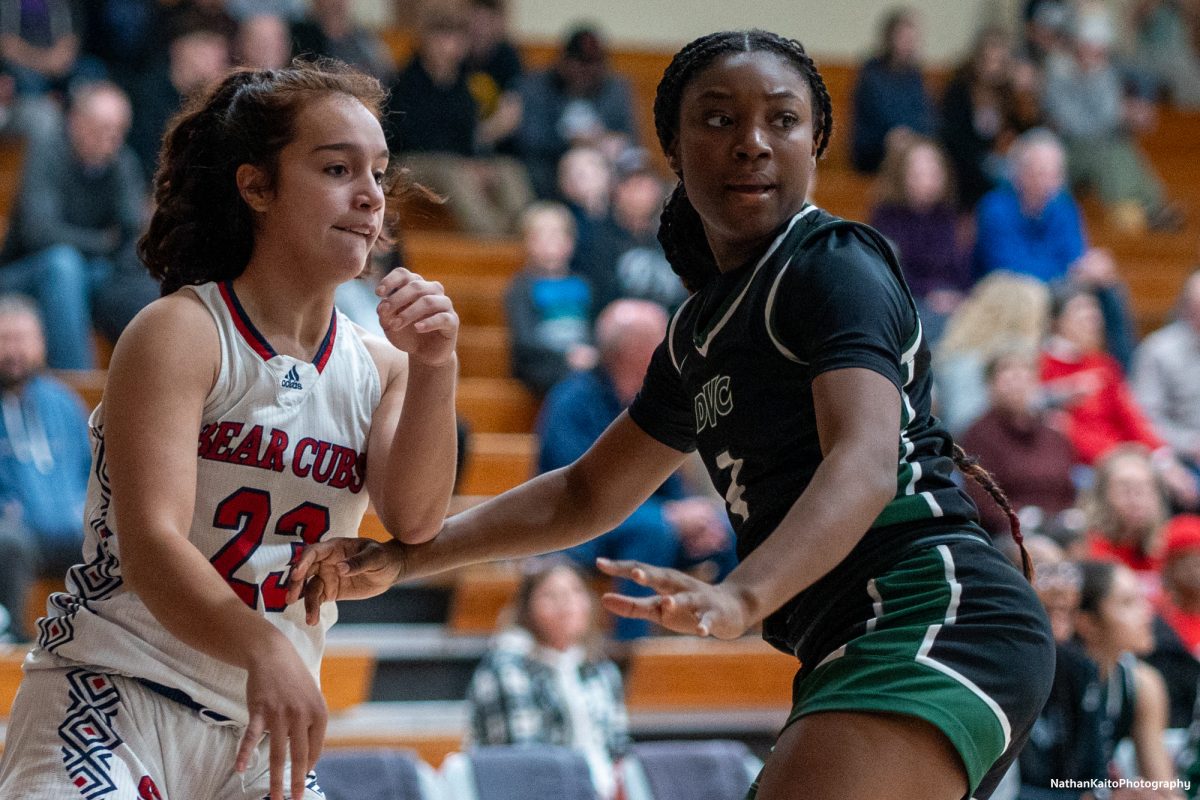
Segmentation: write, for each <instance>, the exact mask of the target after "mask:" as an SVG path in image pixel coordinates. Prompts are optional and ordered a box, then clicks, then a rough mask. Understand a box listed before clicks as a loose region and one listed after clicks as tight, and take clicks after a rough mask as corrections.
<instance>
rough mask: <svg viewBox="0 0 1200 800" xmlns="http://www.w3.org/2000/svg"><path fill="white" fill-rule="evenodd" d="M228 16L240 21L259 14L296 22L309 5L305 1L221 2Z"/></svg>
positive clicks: (226, 0) (236, 0)
mask: <svg viewBox="0 0 1200 800" xmlns="http://www.w3.org/2000/svg"><path fill="white" fill-rule="evenodd" d="M221 4H222V5H224V6H225V10H226V11H228V12H229V16H231V17H233V18H234V19H235V20H238V21H241V20H244V19H249V18H250V17H254V16H257V15H259V14H269V15H270V16H273V17H281V18H282V19H285V20H288V21H294V20H298V19H300V18H301V17H303V16H304V12H305V10H306V9H307V7H308V6H309V5H310V4H311V3H310V2H308V1H307V0H221Z"/></svg>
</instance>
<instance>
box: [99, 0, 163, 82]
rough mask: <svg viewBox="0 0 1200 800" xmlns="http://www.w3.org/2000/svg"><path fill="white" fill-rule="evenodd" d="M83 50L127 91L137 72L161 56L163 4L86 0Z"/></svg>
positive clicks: (142, 0)
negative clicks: (99, 62)
mask: <svg viewBox="0 0 1200 800" xmlns="http://www.w3.org/2000/svg"><path fill="white" fill-rule="evenodd" d="M83 9H84V14H85V17H84V26H83V30H84V39H83V52H84V53H86V54H88V55H89V56H91V57H93V58H96V59H98V60H99V61H101V62H102V63H103V64H104V66H105V67H106V68H107V69H108V73H109V77H110V78H111V79H112V81H113V82H114V83H116V84H117V85H118V86H120V87H121V88H122V89H123V90H124V91H125V92H126V93H127V94H133V93H134V92H135V91H136V89H137V82H138V76H139V75H141V74H142V73H143V72H144V71H145V70H146V69H148V68H149V67H150V65H151V64H152V63H153V62H154V61H155V60H157V59H159V58H161V57H162V53H161V49H162V47H163V39H162V33H163V31H162V24H163V22H162V17H163V12H164V9H163V5H162V3H159V2H158V0H88V2H86V3H84V4H83Z"/></svg>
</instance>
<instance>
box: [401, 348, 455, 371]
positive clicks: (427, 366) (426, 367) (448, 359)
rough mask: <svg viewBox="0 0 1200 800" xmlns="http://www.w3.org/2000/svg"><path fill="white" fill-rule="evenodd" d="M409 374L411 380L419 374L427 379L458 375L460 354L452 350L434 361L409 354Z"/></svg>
mask: <svg viewBox="0 0 1200 800" xmlns="http://www.w3.org/2000/svg"><path fill="white" fill-rule="evenodd" d="M408 373H409V377H410V378H411V377H413V376H414V375H418V374H419V375H421V376H423V377H425V378H434V377H437V376H439V375H457V374H458V352H457V351H456V350H453V349H452V350H451V351H450V352H449V353H447V354H446V355H444V356H441V357H438V358H434V359H432V360H426V359H424V358H421V357H420V356H417V355H415V354H413V353H409V354H408Z"/></svg>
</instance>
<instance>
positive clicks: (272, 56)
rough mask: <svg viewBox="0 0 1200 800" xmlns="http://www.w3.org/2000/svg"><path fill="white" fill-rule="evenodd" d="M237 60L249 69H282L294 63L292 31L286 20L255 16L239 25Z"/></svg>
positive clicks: (236, 46)
mask: <svg viewBox="0 0 1200 800" xmlns="http://www.w3.org/2000/svg"><path fill="white" fill-rule="evenodd" d="M234 60H235V61H236V62H237V65H238V66H240V67H248V68H249V69H282V68H283V67H286V66H287V65H288V64H289V63H291V60H292V39H291V31H290V30H289V28H288V24H287V22H285V21H284V19H283V17H277V16H275V15H273V14H254V15H252V16H249V17H245V18H244V19H242V21H241V22H239V23H238V32H237V37H236V38H235V40H234Z"/></svg>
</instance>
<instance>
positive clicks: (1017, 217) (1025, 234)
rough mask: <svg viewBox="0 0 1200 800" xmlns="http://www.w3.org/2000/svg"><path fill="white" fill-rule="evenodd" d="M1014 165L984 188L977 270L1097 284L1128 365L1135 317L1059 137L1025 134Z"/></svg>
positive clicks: (1113, 349) (1112, 345) (1112, 343)
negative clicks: (1071, 177)
mask: <svg viewBox="0 0 1200 800" xmlns="http://www.w3.org/2000/svg"><path fill="white" fill-rule="evenodd" d="M1009 166H1010V170H1011V174H1012V178H1011V182H1010V183H1007V184H1004V185H1002V186H998V187H997V188H995V189H993V190H991V191H990V192H988V193H987V194H985V195H984V196H983V199H982V200H980V201H979V205H978V206H977V207H976V209H975V213H976V218H977V221H978V227H977V232H976V239H975V264H976V270H977V272H978V273H979V274H981V275H982V274H986V273H989V272H994V271H996V270H1006V271H1008V272H1015V273H1017V274H1019V275H1029V276H1030V277H1033V278H1037V279H1038V280H1040V281H1043V282H1045V283H1056V282H1064V281H1070V282H1072V283H1076V284H1079V285H1081V286H1084V287H1087V288H1089V289H1091V290H1093V291H1094V292H1095V293H1096V296H1097V298H1098V299H1099V301H1100V305H1101V309H1102V310H1103V312H1104V324H1105V330H1106V339H1107V342H1106V347H1107V349H1108V352H1109V353H1110V354H1111V355H1112V356H1113V357H1114V358H1116V359H1117V361H1118V362H1120V363H1121V365H1122V366H1123V367H1124V368H1125V369H1128V367H1129V364H1130V362H1131V360H1132V358H1133V323H1132V321H1131V319H1130V316H1129V311H1128V302H1127V300H1126V297H1125V288H1124V286H1123V285H1122V284H1121V282H1120V278H1119V276H1118V273H1117V269H1116V264H1115V263H1114V262H1113V259H1112V256H1111V254H1110V253H1108V252H1107V251H1106V250H1102V249H1100V248H1095V247H1089V246H1088V244H1087V239H1086V236H1085V234H1084V230H1083V217H1082V215H1081V214H1080V211H1079V206H1078V205H1076V203H1075V199H1074V198H1073V197H1071V194H1070V192H1069V191H1068V190H1067V182H1066V155H1065V153H1064V150H1063V147H1062V144H1061V143H1060V142H1059V140H1058V137H1056V136H1055V135H1054V134H1053V133H1051V132H1050V131H1048V130H1046V129H1044V128H1035V129H1034V130H1031V131H1028V132H1027V133H1024V134H1022V135H1021V136H1020V137H1018V138H1017V140H1016V142H1014V143H1013V146H1012V148H1011V150H1010V151H1009Z"/></svg>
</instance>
